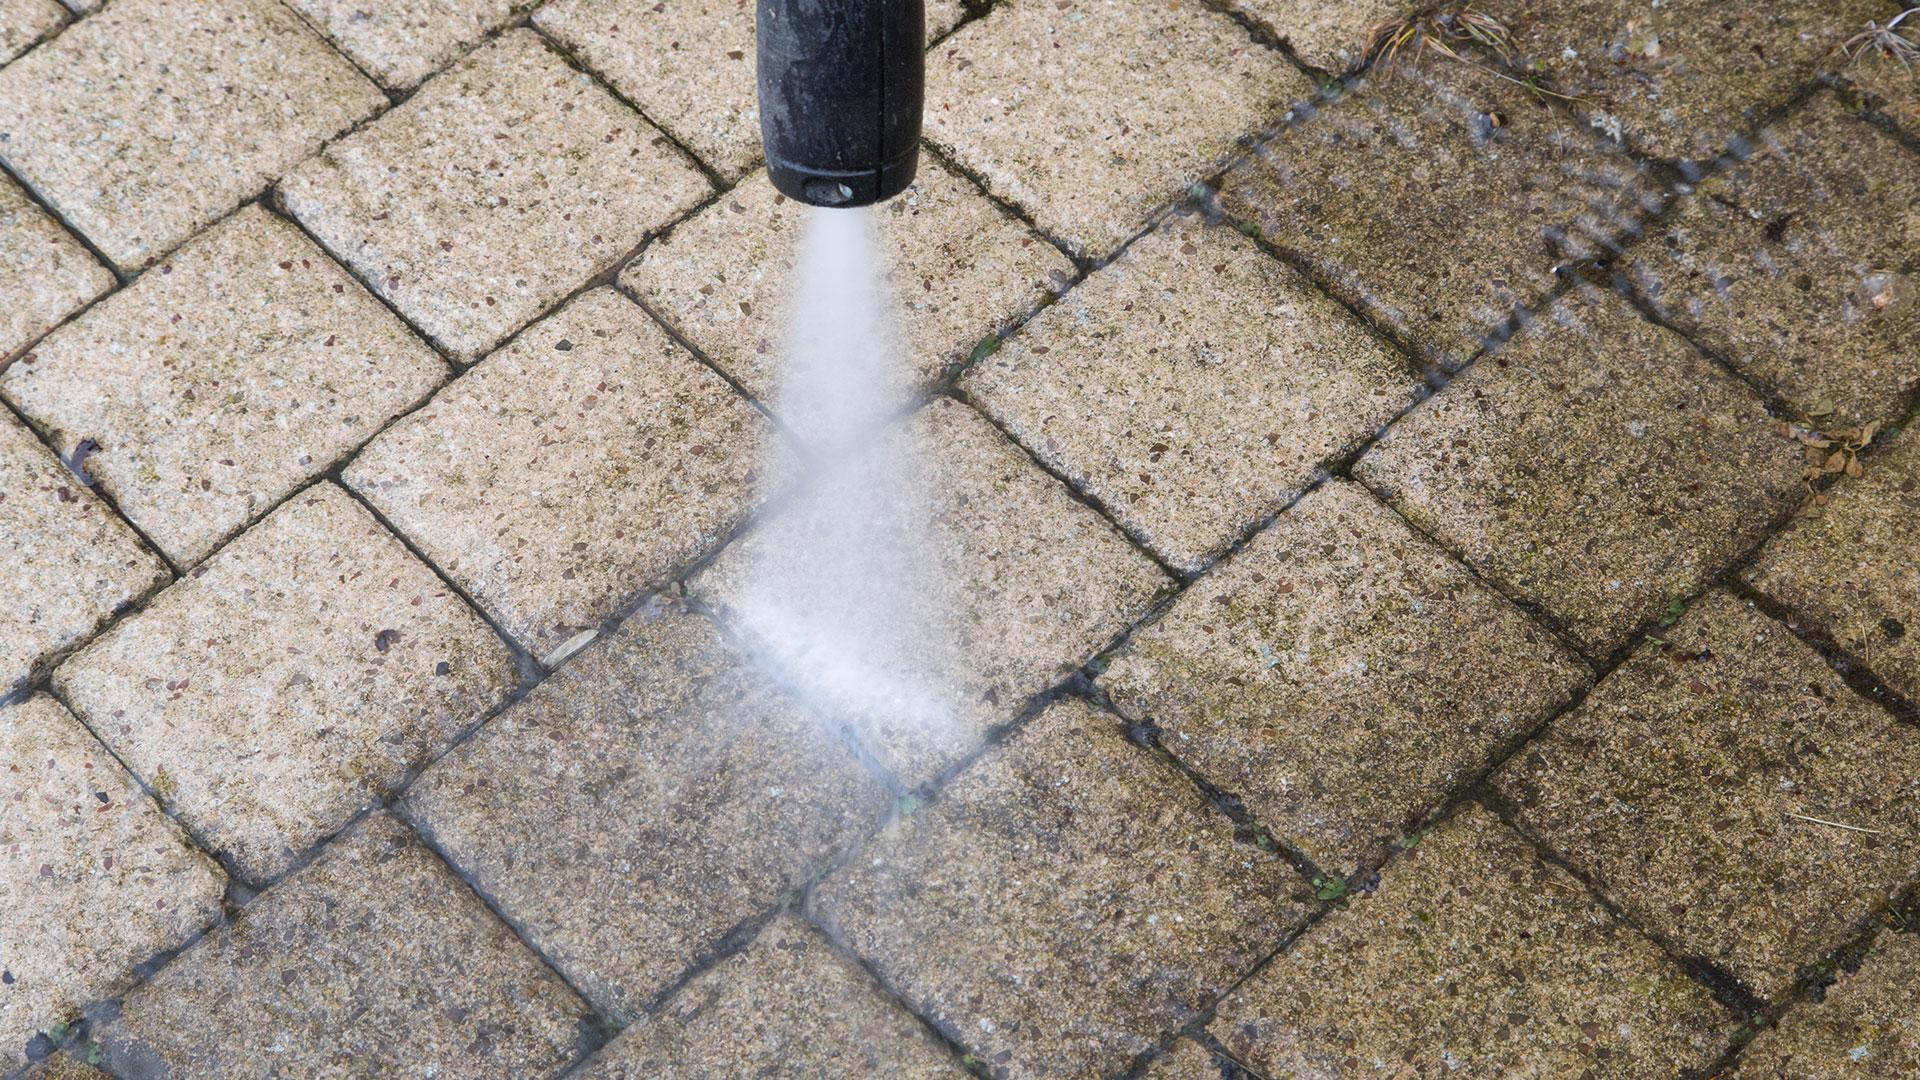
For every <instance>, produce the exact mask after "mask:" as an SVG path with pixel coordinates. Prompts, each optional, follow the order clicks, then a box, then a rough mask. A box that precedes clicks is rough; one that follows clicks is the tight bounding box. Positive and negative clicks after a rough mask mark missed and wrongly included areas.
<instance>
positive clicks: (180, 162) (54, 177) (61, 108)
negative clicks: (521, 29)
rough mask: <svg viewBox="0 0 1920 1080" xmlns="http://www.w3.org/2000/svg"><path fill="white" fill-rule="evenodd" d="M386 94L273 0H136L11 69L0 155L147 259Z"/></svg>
mask: <svg viewBox="0 0 1920 1080" xmlns="http://www.w3.org/2000/svg"><path fill="white" fill-rule="evenodd" d="M385 104H386V98H385V97H384V96H382V95H381V93H380V91H379V88H378V87H376V86H374V85H373V84H372V83H370V82H368V81H367V80H366V78H365V77H364V76H362V75H361V74H360V73H359V72H358V71H356V70H354V67H353V65H352V64H351V63H349V62H347V60H346V59H345V58H344V57H342V56H341V55H340V54H339V53H336V52H334V51H333V50H332V49H330V48H328V47H327V44H326V42H324V41H322V40H321V39H320V36H319V35H317V34H315V33H314V32H313V31H311V30H309V29H307V27H306V25H305V24H304V23H302V22H301V21H300V17H299V16H297V15H295V14H294V13H293V12H292V11H290V10H288V9H287V8H285V7H283V6H281V5H280V4H277V3H274V2H272V0H129V2H127V3H123V4H114V5H113V6H112V8H111V9H110V10H104V9H103V10H102V11H101V12H100V13H99V15H98V17H89V18H86V19H82V20H81V21H80V22H78V23H76V24H75V25H74V26H73V27H72V28H71V29H70V30H69V31H68V32H66V33H63V34H61V35H59V36H58V37H56V38H54V39H53V40H52V41H49V42H47V43H46V45H44V46H43V47H41V48H37V49H34V50H33V51H32V52H31V53H29V54H27V55H26V56H23V57H21V58H20V59H18V60H15V61H14V62H12V63H10V64H8V65H7V66H6V67H4V68H0V162H5V163H6V166H7V168H8V169H10V170H12V172H13V173H14V175H15V176H17V177H19V178H21V179H22V180H24V181H25V182H26V183H28V184H30V185H32V187H33V188H34V190H35V191H38V192H39V193H40V196H41V197H42V198H44V199H45V200H46V201H47V203H48V204H49V205H51V206H52V207H53V208H54V209H56V210H58V211H59V212H60V213H61V215H62V216H64V217H65V218H66V220H67V221H68V222H69V223H71V224H72V225H73V226H74V227H75V228H77V229H79V230H80V232H81V234H82V235H84V236H85V237H86V238H87V239H88V240H90V241H92V242H93V244H94V245H95V246H96V247H97V248H99V250H100V251H101V252H103V253H105V255H106V256H107V258H109V259H112V260H113V262H114V263H115V264H116V265H118V266H119V267H120V268H121V269H123V270H138V269H141V268H143V267H146V266H149V265H151V264H152V263H153V262H154V261H155V260H157V259H159V258H160V257H161V256H162V255H164V254H166V253H167V252H168V251H170V250H172V249H173V248H175V247H178V246H179V245H180V244H181V243H182V242H184V241H186V240H187V239H188V238H189V237H191V236H193V234H194V233H196V232H198V231H199V230H200V229H203V228H205V227H206V226H207V225H209V224H212V223H213V222H214V221H215V220H217V219H219V218H220V217H222V216H223V215H225V214H226V213H227V212H228V211H230V210H232V209H233V208H234V207H235V206H237V205H239V204H240V203H241V202H242V201H243V200H246V199H249V198H252V197H253V196H255V195H258V194H259V193H260V192H261V190H262V189H264V188H265V187H266V186H267V185H268V184H270V183H272V182H273V181H274V180H276V179H278V178H279V177H280V176H281V175H282V174H284V173H285V172H286V171H287V170H288V169H289V168H291V167H292V166H293V165H294V164H296V163H297V162H299V161H300V160H301V159H302V158H304V157H306V156H307V155H309V154H311V153H313V152H314V150H316V149H318V148H319V146H320V144H321V143H322V142H324V141H325V140H327V139H329V138H331V137H333V136H334V135H336V134H338V133H339V132H341V131H342V130H344V129H345V128H347V127H348V126H350V125H352V124H353V123H355V122H356V121H359V120H363V119H365V118H366V117H368V116H370V115H372V114H373V113H375V112H377V111H379V109H380V108H381V107H382V106H384V105H385Z"/></svg>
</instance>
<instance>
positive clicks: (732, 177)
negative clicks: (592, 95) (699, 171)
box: [533, 0, 964, 183]
mask: <svg viewBox="0 0 1920 1080" xmlns="http://www.w3.org/2000/svg"><path fill="white" fill-rule="evenodd" d="M963 13H964V9H963V8H962V7H961V4H960V0H931V2H930V3H928V4H927V5H926V18H927V36H928V37H929V38H932V37H938V36H939V35H941V34H943V33H946V32H947V31H948V30H950V29H952V28H953V25H954V24H955V23H957V22H959V21H960V17H961V15H962V14H963ZM753 20H754V0H665V2H663V3H655V4H631V3H627V2H625V0H559V2H558V3H552V4H547V5H545V6H544V7H542V8H540V9H539V10H538V11H536V12H534V15H533V24H534V25H535V26H537V27H539V28H540V29H541V30H543V31H545V32H546V33H548V34H551V35H553V37H554V38H555V39H557V40H559V41H561V42H563V43H564V44H565V45H566V46H567V48H568V49H569V50H571V51H572V52H573V54H574V55H575V56H578V57H579V58H580V60H581V61H582V62H583V63H585V64H586V65H587V66H588V67H590V68H592V69H593V70H594V71H595V72H597V73H598V74H600V75H601V76H602V77H604V78H605V79H606V80H607V82H608V84H610V85H611V86H612V87H613V88H614V89H615V90H618V91H619V92H620V93H621V94H622V95H623V96H624V97H626V99H627V100H628V101H631V102H633V103H634V104H635V105H637V106H639V107H640V109H641V110H642V111H644V112H645V113H646V114H647V118H648V119H650V120H652V121H653V122H654V123H656V124H659V125H660V126H661V127H662V128H664V129H665V130H666V131H667V132H668V133H669V134H671V135H672V136H673V137H674V138H676V139H678V140H680V142H681V144H682V145H684V146H686V147H687V149H689V150H692V151H693V153H694V155H695V156H697V157H698V158H700V160H701V161H703V162H705V163H706V164H707V165H708V166H709V167H710V168H712V169H713V170H714V171H715V172H717V173H719V174H720V175H721V176H722V177H724V178H725V179H726V180H727V181H728V182H729V183H731V182H733V181H736V180H738V179H740V177H741V176H742V175H744V174H745V173H746V172H748V171H749V170H751V169H752V168H753V167H754V166H755V165H758V164H759V163H760V106H759V100H758V98H757V97H756V95H755V93H754V40H753Z"/></svg>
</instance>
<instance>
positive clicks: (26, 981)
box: [0, 694, 226, 1071]
mask: <svg viewBox="0 0 1920 1080" xmlns="http://www.w3.org/2000/svg"><path fill="white" fill-rule="evenodd" d="M0 806H4V807H6V811H5V814H4V815H0V1071H7V1070H12V1069H13V1068H14V1067H16V1066H18V1065H20V1064H21V1063H22V1062H23V1061H24V1059H25V1052H26V1049H27V1044H28V1042H29V1041H30V1040H32V1039H33V1038H34V1037H35V1035H36V1034H38V1033H39V1032H42V1031H47V1030H49V1029H54V1028H57V1027H59V1026H61V1025H64V1024H68V1023H71V1022H72V1021H74V1020H77V1019H79V1017H80V1011H81V1008H82V1007H83V1006H86V1005H89V1004H91V1003H93V1002H94V1001H95V1000H96V999H99V998H103V997H106V996H107V995H109V994H112V993H114V992H116V991H118V990H120V989H122V988H124V987H125V986H126V985H127V983H128V982H129V981H130V978H129V975H130V971H131V969H132V967H133V966H134V965H135V964H138V963H142V962H144V961H146V960H148V959H149V958H151V957H153V956H154V955H156V954H158V953H161V952H164V951H166V950H168V949H172V948H176V947H178V946H179V945H181V944H183V943H185V942H186V941H187V939H188V938H190V937H192V936H193V935H194V934H195V933H198V932H199V931H200V930H201V929H202V928H203V927H205V926H207V925H208V924H209V923H211V922H213V921H214V920H215V919H217V918H219V916H220V897H221V893H222V890H223V889H224V888H225V886H226V875H224V874H222V873H221V872H220V869H219V867H217V866H215V865H214V863H213V860H211V859H209V858H207V857H206V856H204V855H202V854H200V853H198V852H195V851H194V850H192V849H191V848H189V847H188V846H187V839H186V836H185V835H184V834H182V833H181V831H180V827H179V826H178V825H176V824H174V823H173V822H172V821H169V820H168V819H167V818H166V816H165V815H163V814H161V812H160V808H159V807H157V806H155V805H154V804H153V800H152V799H150V798H148V797H147V795H146V793H144V792H142V791H141V790H140V787H139V785H138V784H136V783H134V780H133V777H131V776H128V775H127V773H126V770H124V769H122V768H121V767H120V766H119V765H118V764H116V763H115V762H114V760H113V757H112V756H111V755H110V754H108V753H107V751H106V749H105V748H104V747H102V746H101V745H100V744H99V742H98V741H96V740H95V739H94V737H93V735H92V734H90V733H89V732H88V731H87V729H86V728H84V727H82V726H81V725H80V722H79V721H77V720H75V719H74V718H73V715H72V714H71V713H69V712H67V710H66V709H64V708H62V707H61V705H60V703H59V702H57V701H55V700H54V699H52V698H50V697H47V696H46V695H44V694H42V695H38V696H35V697H32V698H29V699H27V700H26V701H24V702H20V703H18V704H14V705H6V706H0Z"/></svg>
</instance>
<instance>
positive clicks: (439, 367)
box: [0, 206, 447, 566]
mask: <svg viewBox="0 0 1920 1080" xmlns="http://www.w3.org/2000/svg"><path fill="white" fill-rule="evenodd" d="M446 377H447V365H446V364H445V363H444V362H443V361H442V360H441V359H440V358H439V357H438V356H437V355H435V354H434V352H433V350H432V349H430V348H428V347H427V345H426V343H425V342H423V341H421V340H420V339H419V338H418V337H415V336H414V335H413V333H412V332H411V331H409V330H408V329H407V328H406V326H405V324H403V323H402V322H401V321H400V320H399V319H396V318H394V316H393V313H392V312H390V311H388V310H387V309H386V307H385V306H383V305H382V304H381V303H380V302H379V301H378V300H376V299H374V298H373V297H372V296H370V295H368V294H367V291H366V290H365V289H362V288H361V287H360V286H359V284H358V283H356V282H355V281H354V280H353V278H352V277H351V276H349V275H348V274H347V273H346V272H345V271H343V270H341V269H340V267H339V266H338V265H336V264H335V263H334V262H333V260H332V259H329V258H328V257H327V255H326V253H325V252H323V251H321V250H320V249H319V248H317V247H315V246H314V244H313V242H312V241H311V240H309V239H307V238H306V237H305V236H303V235H302V234H301V232H300V230H299V229H298V228H296V227H294V226H293V225H292V224H291V223H289V222H287V221H285V220H283V219H280V218H276V217H275V216H273V214H271V213H269V212H268V211H266V210H264V209H262V208H260V207H258V206H250V207H247V208H245V209H243V210H241V211H240V212H239V213H237V214H235V215H233V216H232V217H230V218H228V219H227V220H225V221H223V222H221V223H220V224H219V225H217V226H215V227H214V228H212V229H211V230H209V231H207V232H206V233H203V234H202V235H200V236H198V237H195V238H194V239H193V240H192V241H190V242H189V243H188V244H187V245H186V246H185V247H184V248H182V249H181V250H180V251H179V252H178V253H177V254H175V255H174V256H173V257H172V258H170V259H168V260H167V262H166V263H165V264H164V265H162V266H160V267H158V268H157V269H155V270H154V271H153V272H152V273H149V274H145V275H143V276H142V277H141V278H140V279H139V280H138V281H136V282H134V283H133V284H132V285H131V286H129V287H128V288H126V289H124V290H122V291H121V292H119V293H117V294H115V295H114V296H112V297H109V298H108V299H106V300H104V301H102V302H100V303H99V304H96V305H95V306H94V307H92V308H91V309H89V310H88V311H87V312H86V313H85V314H83V315H81V316H80V317H79V318H77V319H75V320H74V321H72V322H70V323H68V324H67V325H66V326H63V327H61V328H60V329H59V330H57V331H55V332H54V333H53V334H51V335H49V336H48V337H47V338H46V339H45V340H43V341H42V342H41V343H40V344H39V345H37V346H35V347H34V350H33V354H32V356H31V357H22V358H21V359H20V360H19V361H17V362H15V363H14V364H13V366H12V367H9V368H8V369H7V370H6V371H5V372H4V373H0V393H4V394H5V395H6V397H7V398H8V400H10V401H12V402H14V403H15V404H17V405H18V406H19V407H20V410H21V411H22V412H24V413H25V414H26V415H27V417H28V418H29V419H30V420H32V421H33V422H34V423H35V424H37V425H39V426H40V427H41V428H42V429H44V430H46V431H48V432H49V433H50V435H51V437H52V441H53V444H54V445H55V446H57V447H58V448H59V449H60V452H61V453H62V454H65V455H68V456H69V457H70V458H84V466H85V468H86V470H87V471H88V473H89V474H90V475H92V476H94V477H96V478H97V479H98V481H99V483H100V485H101V487H102V488H103V489H104V490H105V491H106V492H107V493H108V494H110V495H112V496H113V498H114V501H115V502H116V503H117V504H118V505H119V507H120V509H121V510H122V511H123V512H124V513H125V514H126V515H127V517H128V518H129V519H130V520H131V521H133V523H134V524H136V525H138V526H139V527H140V529H141V530H142V531H143V532H145V533H146V534H147V535H148V536H150V537H152V538H153V541H154V543H156V544H159V545H160V547H161V550H163V551H165V552H166V553H167V555H168V556H169V557H170V558H172V559H174V560H175V561H176V562H177V563H179V564H181V565H183V566H190V565H192V564H194V563H196V562H198V561H200V560H201V559H202V558H204V557H205V556H206V555H207V553H208V552H210V551H212V550H213V549H214V548H215V547H217V546H219V544H220V543H221V542H222V541H223V540H225V539H226V537H228V536H229V535H231V534H232V533H234V532H236V531H238V530H239V529H240V528H242V527H244V526H245V525H246V524H248V523H249V522H251V521H252V520H254V519H255V518H257V517H258V516H259V515H261V514H263V513H265V512H267V511H268V510H269V509H271V508H272V507H273V505H274V504H275V503H277V502H279V501H280V500H281V499H283V498H285V497H286V496H287V495H289V494H291V493H292V492H293V491H294V490H296V489H297V488H299V487H300V486H301V485H302V484H304V483H306V482H307V481H309V480H311V479H312V478H313V477H315V476H317V475H319V474H320V473H321V472H322V471H323V470H325V469H327V468H329V467H331V466H332V465H333V464H334V461H335V459H337V458H339V457H340V456H341V455H342V454H345V453H346V452H347V451H349V450H351V449H353V448H354V447H355V446H357V445H359V444H360V443H361V442H363V441H365V440H366V439H367V438H369V437H371V436H372V435H373V433H374V432H376V431H378V430H380V427H381V425H383V424H385V423H386V422H387V421H388V420H389V419H390V418H391V417H392V416H393V415H394V414H396V413H398V412H400V411H401V410H403V409H405V408H407V407H409V406H411V405H412V404H414V403H415V402H417V401H419V400H420V399H421V398H424V397H425V396H426V395H427V394H429V393H431V392H432V390H433V388H434V387H435V386H437V385H439V383H440V382H441V381H442V380H444V379H445V378H446Z"/></svg>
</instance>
